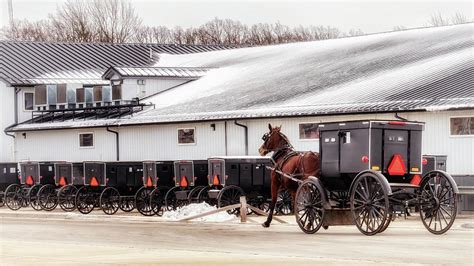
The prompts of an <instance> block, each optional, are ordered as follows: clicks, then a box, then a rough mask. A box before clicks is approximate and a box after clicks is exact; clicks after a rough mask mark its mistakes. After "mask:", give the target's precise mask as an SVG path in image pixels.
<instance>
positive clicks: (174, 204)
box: [165, 187, 184, 211]
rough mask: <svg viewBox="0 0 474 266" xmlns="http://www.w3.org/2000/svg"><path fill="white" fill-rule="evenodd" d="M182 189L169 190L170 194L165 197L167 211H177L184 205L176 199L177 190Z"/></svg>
mask: <svg viewBox="0 0 474 266" xmlns="http://www.w3.org/2000/svg"><path fill="white" fill-rule="evenodd" d="M178 189H180V187H174V188H172V189H170V190H168V192H166V195H165V206H166V208H165V209H166V210H167V211H172V210H176V209H177V208H179V207H181V206H182V205H184V204H182V203H181V201H180V200H178V199H177V198H176V190H178Z"/></svg>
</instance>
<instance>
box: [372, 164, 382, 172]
mask: <svg viewBox="0 0 474 266" xmlns="http://www.w3.org/2000/svg"><path fill="white" fill-rule="evenodd" d="M371 169H372V170H374V171H380V166H377V165H372V168H371Z"/></svg>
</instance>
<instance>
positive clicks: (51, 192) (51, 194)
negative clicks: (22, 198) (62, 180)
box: [38, 185, 58, 211]
mask: <svg viewBox="0 0 474 266" xmlns="http://www.w3.org/2000/svg"><path fill="white" fill-rule="evenodd" d="M38 202H39V205H40V207H41V209H43V210H45V211H52V210H54V209H55V208H56V206H58V195H57V193H56V187H55V186H54V185H44V186H42V187H41V188H40V190H39V191H38Z"/></svg>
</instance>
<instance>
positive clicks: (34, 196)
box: [28, 184, 42, 211]
mask: <svg viewBox="0 0 474 266" xmlns="http://www.w3.org/2000/svg"><path fill="white" fill-rule="evenodd" d="M41 186H42V185H40V184H37V185H34V186H32V187H31V188H30V189H29V190H28V201H29V202H30V205H31V207H32V208H33V209H35V210H37V211H40V210H41V205H40V203H39V198H38V192H39V190H40V189H41Z"/></svg>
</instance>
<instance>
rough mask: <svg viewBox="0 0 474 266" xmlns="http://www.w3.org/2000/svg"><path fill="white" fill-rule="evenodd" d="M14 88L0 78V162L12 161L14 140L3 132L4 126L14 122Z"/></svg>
mask: <svg viewBox="0 0 474 266" xmlns="http://www.w3.org/2000/svg"><path fill="white" fill-rule="evenodd" d="M14 99H15V88H12V87H9V85H7V84H6V83H5V82H4V81H3V80H0V129H1V131H0V162H10V161H14V159H15V158H14V157H15V156H14V140H13V138H12V137H9V136H7V135H5V134H4V132H3V131H4V130H5V128H6V127H8V126H11V125H12V124H13V123H14V122H15V110H14Z"/></svg>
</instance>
